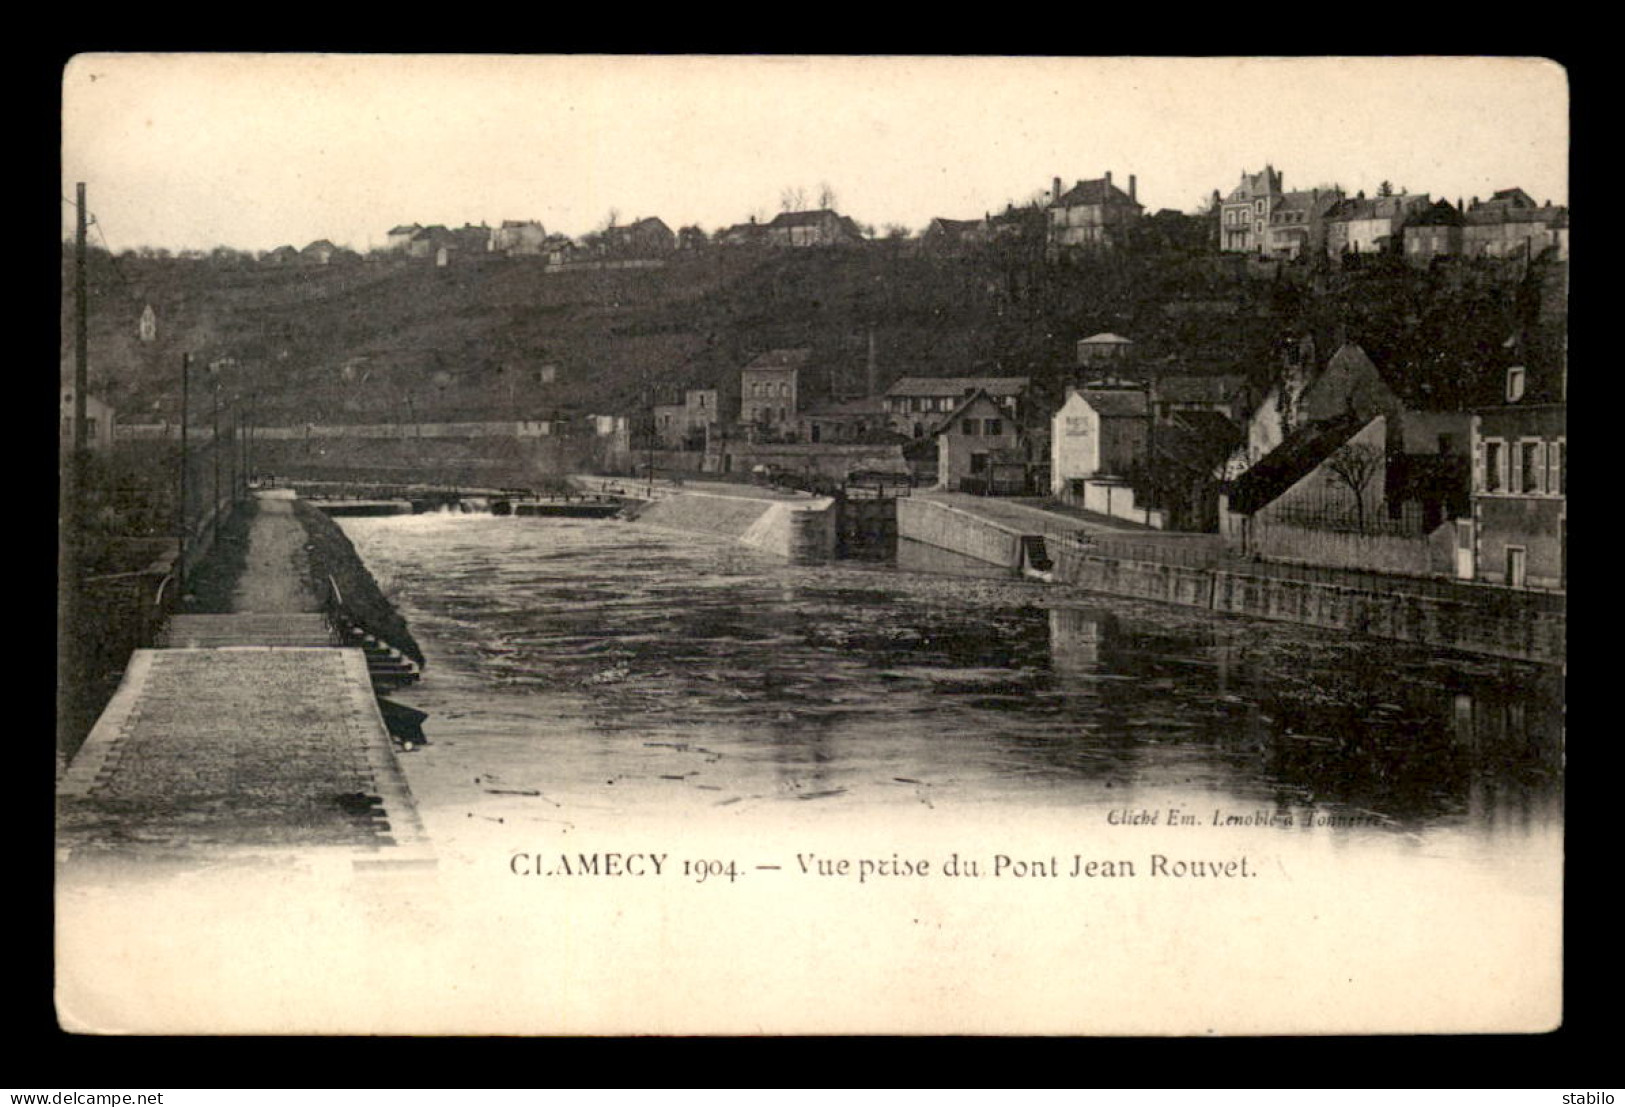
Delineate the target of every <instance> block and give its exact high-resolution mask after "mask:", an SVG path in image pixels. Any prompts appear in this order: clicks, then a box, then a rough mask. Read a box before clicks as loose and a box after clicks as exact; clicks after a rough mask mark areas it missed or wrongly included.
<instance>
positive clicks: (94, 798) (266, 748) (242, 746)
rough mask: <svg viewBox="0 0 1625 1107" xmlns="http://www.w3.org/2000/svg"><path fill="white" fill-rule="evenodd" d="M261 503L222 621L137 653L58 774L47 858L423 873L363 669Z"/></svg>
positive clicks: (300, 555)
mask: <svg viewBox="0 0 1625 1107" xmlns="http://www.w3.org/2000/svg"><path fill="white" fill-rule="evenodd" d="M259 507H260V510H259V512H258V514H257V516H256V518H255V520H254V522H253V525H252V528H251V529H250V531H249V544H248V551H247V556H246V567H245V569H244V571H243V573H242V576H241V578H240V580H239V581H238V585H237V588H236V591H235V594H234V602H233V608H234V610H233V611H232V612H231V613H229V614H223V615H182V616H176V617H175V618H173V619H172V620H171V622H170V626H169V628H168V646H169V648H167V649H153V650H138V651H137V652H136V653H135V655H134V656H133V657H132V658H131V661H130V665H129V668H128V670H127V671H126V674H125V678H124V682H123V684H122V685H121V686H120V688H119V691H118V693H117V694H116V695H115V696H114V697H113V700H112V702H111V703H109V704H108V707H107V709H106V711H104V712H103V714H102V717H101V719H100V720H99V721H98V722H97V724H96V727H95V728H94V730H92V732H91V734H90V737H89V738H88V739H87V740H86V742H85V744H84V746H83V747H82V748H81V749H80V751H79V753H78V754H77V755H76V756H75V758H74V760H73V763H72V764H71V765H70V766H69V768H68V771H67V773H66V774H65V775H64V776H63V779H62V781H61V782H60V784H59V785H58V856H59V858H61V859H63V860H65V861H71V862H76V863H84V864H89V865H93V864H94V863H95V862H96V861H98V860H109V861H115V862H118V863H122V862H123V861H126V860H141V861H166V862H174V863H180V864H183V865H188V866H189V865H192V864H198V863H216V862H240V861H242V860H245V859H248V858H254V859H259V860H263V859H267V858H274V859H275V860H276V861H277V862H278V863H288V862H290V861H293V860H305V861H308V860H309V859H310V858H311V857H313V856H316V855H324V856H336V857H338V858H339V859H340V860H348V861H352V862H356V863H359V864H362V865H366V864H370V863H376V862H378V861H385V862H390V861H403V860H410V861H412V862H413V863H422V860H421V858H422V856H423V855H424V848H423V847H424V846H425V843H423V841H422V831H421V826H420V824H419V823H418V819H417V813H416V810H415V807H414V805H413V803H412V799H411V795H410V793H409V791H408V790H407V787H406V782H405V779H404V777H403V776H402V775H401V773H400V769H399V766H398V765H397V764H396V762H395V754H394V751H393V749H392V747H391V743H390V740H389V736H388V733H387V731H386V730H385V728H384V724H383V721H382V719H381V717H380V716H379V712H378V706H377V702H376V700H375V699H374V695H373V689H372V682H371V680H370V678H369V675H368V671H367V661H366V658H365V656H364V655H363V654H362V652H361V651H360V650H357V649H339V648H335V647H334V644H333V638H332V636H331V632H330V631H329V629H328V627H327V623H326V619H325V617H324V616H323V615H322V614H321V613H320V609H319V604H318V602H317V599H316V594H315V592H314V590H313V589H312V588H311V587H310V584H309V583H308V581H307V579H306V577H307V571H306V569H305V561H304V548H305V543H306V541H307V539H306V536H305V531H304V528H303V527H302V526H301V525H300V523H299V521H298V519H297V518H296V517H295V516H294V514H293V505H292V500H291V498H285V497H278V496H275V495H262V496H261V498H260V504H259ZM392 847H406V848H405V849H399V848H392ZM408 855H410V857H408Z"/></svg>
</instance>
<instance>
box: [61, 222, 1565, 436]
mask: <svg viewBox="0 0 1625 1107" xmlns="http://www.w3.org/2000/svg"><path fill="white" fill-rule="evenodd" d="M68 275H69V272H68V270H67V268H66V264H65V266H64V293H65V294H64V301H63V348H62V357H63V365H64V366H66V365H68V364H69V361H70V359H71V334H72V330H71V326H70V325H69V324H70V322H71V315H70V312H71V307H72V305H71V296H70V295H68V292H69V290H70V285H69V282H68V281H67V279H66V278H67V277H68ZM1537 276H1539V275H1538V274H1537ZM1549 283H1550V282H1549ZM90 286H91V319H90V323H91V383H92V390H93V391H96V392H99V393H103V394H105V395H106V396H107V397H108V399H109V400H110V401H111V402H112V403H113V404H114V406H115V407H116V408H117V409H118V410H119V413H120V419H121V420H123V421H152V420H155V419H158V418H166V417H167V418H169V419H172V420H173V419H175V418H176V417H177V416H178V410H179V365H180V358H181V353H182V352H183V351H189V352H191V353H192V355H193V364H194V366H197V367H200V371H199V372H197V374H196V375H195V376H194V378H193V387H194V398H193V402H194V411H202V410H204V405H203V400H202V392H203V390H204V389H205V388H206V387H207V385H206V383H205V377H206V374H205V373H203V372H202V371H201V366H203V365H206V364H208V363H209V362H212V361H217V360H220V359H227V358H229V359H231V360H232V361H234V362H235V367H234V368H232V369H230V370H228V371H227V372H226V373H225V374H223V377H222V389H223V391H224V392H225V393H228V394H229V393H230V392H233V391H236V392H238V393H240V394H242V395H243V396H244V397H245V402H248V401H247V399H246V397H248V396H249V395H250V394H251V395H252V396H253V400H252V403H253V406H254V408H255V420H256V421H257V422H260V423H263V424H276V423H281V424H290V423H291V424H297V423H303V422H383V421H396V420H400V421H405V420H410V419H413V418H415V419H418V420H422V421H429V420H463V419H495V418H543V417H550V416H552V415H554V414H555V413H557V414H565V415H568V414H580V413H586V412H595V411H596V412H603V411H625V410H633V409H640V408H641V407H642V406H643V405H644V403H645V402H646V400H645V397H646V395H647V393H646V391H645V390H646V389H647V388H649V387H650V386H653V387H654V389H655V390H656V391H657V392H661V391H665V392H668V393H669V392H670V391H671V390H672V389H676V388H681V387H694V386H708V387H720V388H721V389H722V390H723V392H724V394H725V395H726V394H730V393H736V392H737V371H738V369H739V368H740V367H741V366H743V365H744V364H745V363H746V362H747V361H748V360H749V359H750V358H751V357H752V356H754V355H755V354H756V353H757V352H759V351H761V350H764V349H768V348H772V347H777V346H810V347H812V348H813V350H814V357H813V362H812V363H813V365H814V366H816V369H815V371H814V373H813V374H812V375H813V376H814V380H813V382H812V384H811V387H810V388H805V389H804V392H805V393H808V394H810V396H811V397H812V398H817V396H818V395H819V394H821V393H822V394H829V393H841V394H845V395H855V394H858V393H860V392H861V391H862V390H863V387H864V382H865V377H866V357H867V352H868V336H869V334H870V332H871V330H872V332H873V334H874V339H875V349H876V384H877V385H878V386H879V387H880V388H884V387H885V386H886V385H887V384H888V383H890V382H891V381H892V380H894V379H896V378H897V377H900V376H903V375H919V376H951V375H963V374H970V373H980V372H998V373H1002V374H1030V375H1032V376H1034V377H1035V380H1036V381H1037V382H1038V384H1039V387H1040V390H1041V392H1044V393H1049V394H1051V395H1057V394H1058V392H1059V386H1060V383H1061V382H1062V380H1063V379H1064V377H1065V375H1066V373H1067V371H1068V369H1069V367H1070V364H1071V360H1072V345H1073V343H1074V342H1075V341H1076V340H1077V339H1078V338H1081V337H1085V336H1087V335H1089V334H1093V333H1096V332H1099V331H1105V330H1110V331H1115V332H1118V333H1121V334H1126V335H1128V336H1130V337H1132V338H1133V339H1134V340H1135V341H1136V343H1137V352H1138V353H1139V354H1140V355H1141V357H1142V359H1143V360H1144V362H1145V363H1148V364H1150V365H1152V366H1155V367H1162V368H1165V369H1166V370H1169V371H1180V372H1192V371H1195V372H1203V371H1209V372H1243V373H1246V374H1249V375H1250V376H1251V377H1253V378H1254V379H1255V380H1256V381H1258V382H1259V383H1263V382H1265V381H1266V380H1268V379H1269V378H1270V376H1271V375H1272V374H1273V373H1274V372H1275V371H1276V367H1277V366H1278V365H1279V362H1280V357H1279V353H1278V351H1279V350H1280V349H1281V348H1283V347H1284V346H1285V345H1286V344H1288V343H1296V341H1297V339H1298V338H1300V337H1301V336H1302V335H1303V334H1306V333H1308V334H1314V335H1315V336H1316V339H1317V348H1319V349H1320V350H1322V351H1323V353H1322V356H1325V354H1326V353H1329V351H1330V349H1331V347H1332V345H1333V343H1334V342H1335V341H1336V339H1337V338H1338V337H1342V336H1347V337H1349V338H1351V339H1353V340H1355V341H1359V342H1361V343H1362V344H1363V345H1365V346H1366V348H1367V350H1368V352H1370V353H1371V355H1372V357H1373V359H1374V360H1376V361H1377V363H1378V364H1379V365H1380V366H1383V367H1384V369H1385V371H1386V372H1389V373H1392V374H1395V375H1397V376H1399V377H1401V378H1403V379H1404V380H1405V381H1406V382H1407V384H1408V388H1407V390H1408V391H1416V392H1418V393H1420V394H1423V395H1426V396H1429V397H1431V398H1432V399H1433V400H1434V401H1435V402H1438V403H1447V404H1460V403H1466V402H1481V401H1475V398H1476V397H1479V396H1480V395H1481V394H1482V393H1484V391H1485V390H1486V389H1487V388H1489V387H1490V384H1491V383H1493V379H1495V378H1496V377H1497V376H1498V374H1499V360H1498V359H1500V358H1501V357H1502V356H1503V355H1502V354H1501V353H1499V351H1501V350H1503V348H1504V343H1505V340H1506V339H1507V337H1508V336H1509V335H1510V334H1512V333H1514V332H1516V331H1517V330H1518V329H1519V327H1520V325H1522V324H1528V325H1529V326H1530V327H1533V328H1535V329H1534V331H1533V332H1532V333H1535V334H1536V335H1537V339H1536V340H1535V341H1534V343H1533V345H1534V346H1536V347H1541V346H1542V345H1544V346H1549V347H1551V348H1552V349H1553V351H1556V350H1557V347H1558V346H1559V345H1560V342H1559V340H1558V337H1557V336H1560V335H1561V328H1562V325H1563V316H1562V315H1561V313H1560V312H1556V313H1554V312H1553V311H1551V310H1550V306H1549V305H1550V297H1547V298H1546V299H1545V300H1544V301H1543V299H1542V297H1541V295H1540V289H1539V284H1538V281H1537V280H1535V279H1531V280H1528V281H1524V282H1523V283H1521V284H1520V282H1519V281H1518V279H1517V277H1516V275H1515V274H1514V273H1511V272H1510V270H1509V267H1506V266H1496V265H1486V264H1479V265H1476V266H1464V267H1461V268H1459V269H1453V270H1448V271H1435V272H1432V273H1428V272H1422V273H1417V272H1412V271H1410V270H1406V269H1404V268H1403V267H1399V266H1384V265H1377V266H1369V267H1367V268H1364V269H1359V270H1354V271H1345V272H1341V273H1337V272H1327V271H1324V270H1322V271H1312V270H1309V269H1307V268H1298V269H1287V270H1284V271H1282V272H1281V273H1280V274H1278V275H1277V274H1275V273H1274V271H1273V269H1269V270H1267V271H1261V270H1260V267H1256V266H1249V265H1247V264H1245V263H1244V262H1243V261H1242V259H1239V258H1223V257H1211V256H1210V257H1201V256H1191V255H1182V254H1166V253H1165V254H1154V255H1131V256H1126V257H1125V256H1115V257H1107V258H1101V259H1096V260H1093V261H1090V262H1087V263H1085V264H1082V265H1077V266H1066V267H1049V266H1044V265H1042V264H1041V263H1036V262H1034V261H1031V260H1028V259H1023V258H1011V257H994V256H982V257H976V258H936V257H930V256H922V255H920V254H918V253H917V252H914V251H910V250H907V249H904V248H899V247H897V246H896V245H895V244H890V243H876V244H873V245H872V246H871V247H869V248H867V249H862V250H853V251H846V250H840V251H796V252H794V253H793V254H788V253H769V254H765V255H763V254H755V253H751V252H748V251H729V250H713V251H706V252H704V253H699V254H687V253H685V254H679V255H676V256H674V257H673V259H672V260H671V262H670V263H669V264H668V265H667V266H666V267H665V268H663V269H648V270H618V271H591V270H588V271H571V272H565V273H550V272H547V271H545V270H544V268H543V267H542V265H541V264H539V263H538V262H536V261H534V260H533V259H505V258H493V259H489V260H482V261H480V262H478V263H475V264H467V265H465V266H463V267H460V268H447V269H436V268H433V267H432V266H428V265H425V264H422V263H408V262H405V261H398V260H397V261H387V262H384V261H371V262H367V263H365V264H360V265H355V266H350V267H332V268H329V267H312V268H274V267H253V266H249V267H236V268H234V267H224V266H219V265H216V264H213V263H210V262H205V261H196V260H176V259H143V258H137V257H133V256H125V257H122V258H120V259H118V260H117V262H116V263H115V262H114V261H113V259H111V258H109V257H108V256H107V255H106V254H99V253H97V254H93V256H92V264H91V267H90ZM148 303H150V304H151V305H152V306H153V308H154V310H155V313H156V315H157V319H158V335H157V338H156V340H155V341H153V342H150V343H143V342H141V341H140V340H139V338H138V336H137V332H138V321H139V318H140V315H141V311H142V307H143V305H144V304H148ZM1543 303H1545V304H1546V305H1547V309H1546V311H1545V312H1544V317H1545V322H1544V323H1542V322H1541V319H1542V314H1543V313H1542V304H1543ZM1552 356H1560V355H1559V354H1558V353H1556V352H1554V353H1553V355H1552ZM544 366H552V367H554V368H553V371H552V379H551V380H550V381H549V380H546V379H545V376H544V373H543V367H544Z"/></svg>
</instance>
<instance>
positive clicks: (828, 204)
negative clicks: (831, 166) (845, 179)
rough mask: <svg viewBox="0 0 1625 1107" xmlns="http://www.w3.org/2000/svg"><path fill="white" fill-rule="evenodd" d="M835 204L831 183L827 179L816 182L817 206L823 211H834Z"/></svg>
mask: <svg viewBox="0 0 1625 1107" xmlns="http://www.w3.org/2000/svg"><path fill="white" fill-rule="evenodd" d="M835 204H836V198H835V189H834V188H833V187H831V185H830V183H829V182H828V181H820V182H819V184H818V206H819V208H820V209H822V210H824V211H834V210H835Z"/></svg>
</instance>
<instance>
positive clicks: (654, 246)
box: [598, 215, 677, 258]
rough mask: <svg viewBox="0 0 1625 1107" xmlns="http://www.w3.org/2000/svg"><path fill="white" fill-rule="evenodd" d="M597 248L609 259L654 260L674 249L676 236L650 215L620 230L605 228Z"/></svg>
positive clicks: (616, 227)
mask: <svg viewBox="0 0 1625 1107" xmlns="http://www.w3.org/2000/svg"><path fill="white" fill-rule="evenodd" d="M598 245H599V249H600V250H601V251H602V252H603V253H604V254H605V255H607V256H609V257H617V258H656V257H663V256H664V255H666V254H669V253H671V252H672V251H673V250H675V249H677V235H676V234H675V233H674V232H673V231H672V229H671V228H670V227H668V226H666V223H665V220H663V219H661V218H659V217H658V216H653V215H651V216H647V217H645V218H642V219H634V220H633V221H632V222H630V223H627V224H625V225H623V226H615V227H607V228H605V229H604V231H603V233H602V235H601V236H600V238H599V243H598Z"/></svg>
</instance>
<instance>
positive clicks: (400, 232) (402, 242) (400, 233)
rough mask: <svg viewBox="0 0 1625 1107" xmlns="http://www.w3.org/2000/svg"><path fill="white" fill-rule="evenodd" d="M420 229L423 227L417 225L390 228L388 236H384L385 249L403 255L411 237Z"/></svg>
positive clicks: (407, 224) (409, 224)
mask: <svg viewBox="0 0 1625 1107" xmlns="http://www.w3.org/2000/svg"><path fill="white" fill-rule="evenodd" d="M422 229H423V226H422V224H419V223H402V224H401V225H400V226H398V227H391V228H390V229H389V234H388V235H386V236H385V242H386V243H387V246H386V249H389V250H395V251H399V252H400V253H405V252H406V248H407V246H408V245H409V244H410V243H411V241H412V239H413V237H414V236H415V235H416V234H417V233H418V232H419V231H421V230H422Z"/></svg>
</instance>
